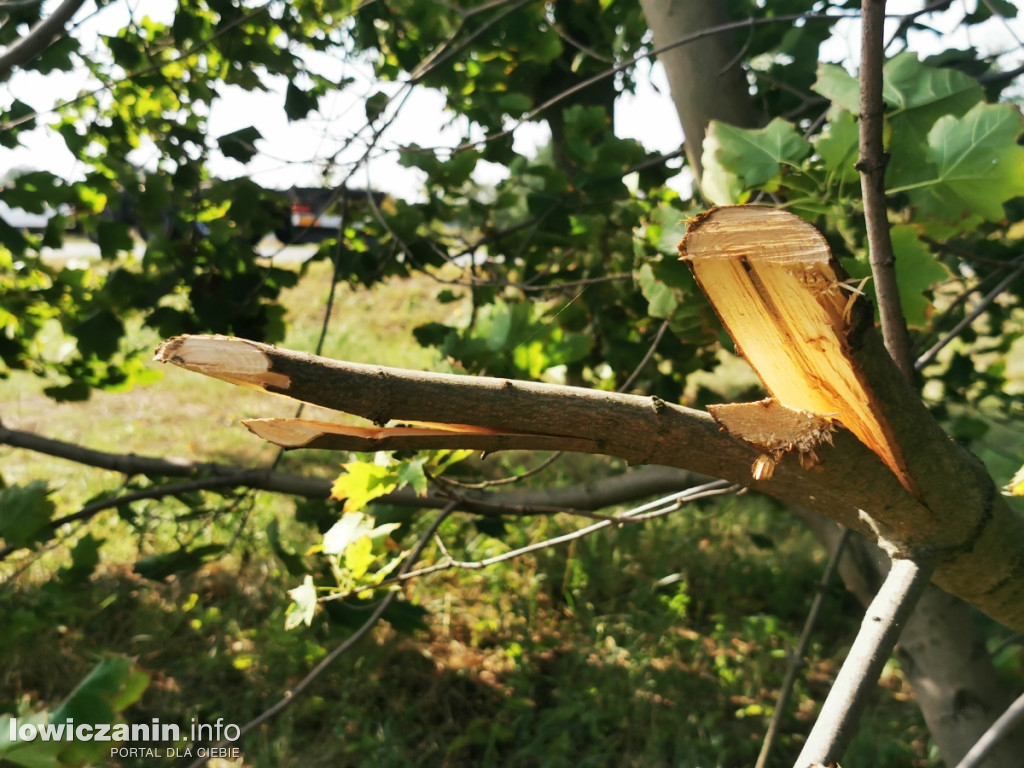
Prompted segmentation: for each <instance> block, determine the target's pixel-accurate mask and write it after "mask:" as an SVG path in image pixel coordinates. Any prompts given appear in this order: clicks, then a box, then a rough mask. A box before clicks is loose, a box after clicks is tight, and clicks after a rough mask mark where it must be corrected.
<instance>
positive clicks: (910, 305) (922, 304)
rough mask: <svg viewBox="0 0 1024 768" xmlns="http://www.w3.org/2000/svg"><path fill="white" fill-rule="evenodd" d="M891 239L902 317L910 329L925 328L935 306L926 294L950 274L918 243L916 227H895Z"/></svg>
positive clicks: (923, 245)
mask: <svg viewBox="0 0 1024 768" xmlns="http://www.w3.org/2000/svg"><path fill="white" fill-rule="evenodd" d="M891 237H892V248H893V253H894V255H895V256H896V282H897V284H898V286H899V292H900V304H901V305H902V306H903V315H904V317H905V318H906V321H907V325H909V326H910V327H912V328H924V327H926V326H927V325H928V318H929V316H930V315H931V312H932V302H931V300H930V299H928V297H927V296H925V291H929V290H931V289H932V288H934V287H935V286H936V285H937V284H939V283H941V282H943V281H944V280H948V279H949V271H948V270H947V269H946V267H945V266H943V264H942V263H941V262H940V261H938V260H937V259H936V258H935V256H934V255H933V254H932V253H931V252H930V251H929V250H928V247H927V246H926V245H925V244H924V243H923V242H921V240H919V239H918V237H917V228H916V227H912V226H909V225H900V226H896V227H893V228H892V232H891Z"/></svg>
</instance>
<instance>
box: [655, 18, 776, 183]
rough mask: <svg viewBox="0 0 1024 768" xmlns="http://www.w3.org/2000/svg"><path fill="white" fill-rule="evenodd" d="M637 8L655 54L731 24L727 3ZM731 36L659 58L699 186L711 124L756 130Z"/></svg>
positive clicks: (699, 42)
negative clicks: (703, 149)
mask: <svg viewBox="0 0 1024 768" xmlns="http://www.w3.org/2000/svg"><path fill="white" fill-rule="evenodd" d="M640 5H641V7H642V8H643V10H644V16H645V17H646V19H647V25H648V26H649V27H650V29H651V31H652V32H653V33H654V44H655V45H656V46H657V47H659V48H660V47H661V46H663V45H667V44H669V43H671V42H673V41H675V40H678V39H680V38H682V37H684V36H685V35H689V34H693V33H694V32H699V31H700V30H702V29H710V28H711V27H716V26H719V25H721V24H724V23H726V22H727V21H729V17H728V15H727V14H726V3H723V2H719V0H640ZM733 34H734V33H733V32H732V31H731V30H730V31H729V32H723V33H722V34H719V35H712V36H710V37H707V38H704V39H703V40H697V41H695V42H693V43H689V44H688V45H681V46H679V47H677V48H673V49H671V50H669V51H665V52H664V53H662V54H661V55H660V56H659V57H658V61H660V62H661V64H662V66H663V67H664V68H665V74H666V76H667V77H668V84H669V87H670V88H671V89H672V101H673V102H674V103H675V106H676V112H677V113H678V114H679V122H680V123H681V124H682V127H683V136H684V139H685V141H686V157H687V159H688V160H689V162H690V167H691V168H692V169H693V173H694V175H695V176H696V177H697V179H698V180H699V179H700V177H701V174H702V172H703V165H702V164H701V147H702V145H703V143H704V133H705V131H707V127H708V123H709V122H710V121H711V120H721V121H722V122H723V123H729V124H730V125H737V126H741V127H752V126H754V125H756V124H757V113H756V112H755V111H754V106H753V104H752V102H751V100H750V93H749V91H748V87H749V86H748V85H747V79H746V76H745V75H744V73H743V70H742V69H741V68H740V66H739V57H738V56H737V53H738V51H737V49H736V43H735V39H734V37H733Z"/></svg>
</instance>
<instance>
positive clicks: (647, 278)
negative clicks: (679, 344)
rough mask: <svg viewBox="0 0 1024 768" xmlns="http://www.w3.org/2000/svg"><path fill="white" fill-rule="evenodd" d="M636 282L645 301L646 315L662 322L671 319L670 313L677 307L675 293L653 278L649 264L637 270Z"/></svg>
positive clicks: (677, 302)
mask: <svg viewBox="0 0 1024 768" xmlns="http://www.w3.org/2000/svg"><path fill="white" fill-rule="evenodd" d="M636 282H637V284H638V285H639V286H640V291H641V292H642V293H643V295H644V298H645V299H647V314H648V315H650V316H651V317H658V318H661V319H663V320H667V319H668V318H670V317H672V313H673V312H675V310H676V307H678V306H679V301H678V299H677V298H676V294H675V291H673V290H672V288H670V287H669V286H667V285H666V284H665V283H663V282H661V281H659V280H658V279H657V278H655V276H654V270H653V269H652V268H651V265H650V264H644V265H643V266H641V267H640V269H639V270H637V273H636Z"/></svg>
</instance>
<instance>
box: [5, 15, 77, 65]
mask: <svg viewBox="0 0 1024 768" xmlns="http://www.w3.org/2000/svg"><path fill="white" fill-rule="evenodd" d="M83 5H85V0H64V2H63V3H61V4H60V5H59V6H57V8H56V10H54V12H53V13H51V14H50V15H49V16H47V17H46V18H45V19H41V20H40V21H39V22H38V23H37V24H36V25H35V26H34V27H32V29H30V30H29V33H28V34H27V35H25V37H23V38H21V39H20V40H18V41H17V42H15V43H14V44H13V45H11V46H9V47H8V48H7V50H6V51H4V52H3V53H0V80H3V79H4V78H5V77H6V75H7V73H8V72H9V71H10V70H12V69H14V68H15V67H19V66H24V65H25V64H26V63H28V62H29V61H31V60H32V59H33V58H35V57H36V56H38V55H39V54H41V53H42V52H43V51H45V50H46V49H47V48H49V47H50V45H51V44H52V43H53V42H54V41H55V40H56V38H57V37H58V36H60V35H62V34H64V25H65V24H67V23H68V21H70V20H71V17H72V16H74V15H75V12H76V11H78V9H79V8H81V7H82V6H83Z"/></svg>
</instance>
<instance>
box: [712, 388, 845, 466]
mask: <svg viewBox="0 0 1024 768" xmlns="http://www.w3.org/2000/svg"><path fill="white" fill-rule="evenodd" d="M708 412H709V413H710V414H711V415H712V416H713V417H714V419H715V421H717V422H718V423H719V424H721V425H722V427H723V428H724V429H725V431H726V432H728V433H729V434H730V435H732V436H733V437H735V438H737V439H739V440H743V441H744V442H746V443H750V444H751V445H753V446H754V447H755V448H757V449H758V450H760V451H761V455H760V456H758V457H757V459H755V460H754V464H753V466H752V467H751V468H750V472H751V474H752V475H753V477H754V479H755V480H767V479H769V478H770V477H771V476H772V475H773V474H774V472H775V465H776V464H777V463H778V462H779V461H780V460H781V459H782V457H783V456H784V455H785V454H787V453H791V452H792V453H796V454H797V456H798V458H799V459H800V465H801V466H802V467H803V468H804V469H812V468H813V467H816V466H818V465H819V464H820V463H821V460H820V459H819V458H818V454H817V450H816V449H817V448H818V447H819V446H820V445H822V444H824V443H827V444H828V445H832V434H833V433H834V432H835V431H836V426H835V421H834V420H833V419H832V418H831V417H829V416H827V415H821V414H817V413H811V412H810V411H800V410H796V409H794V408H787V407H786V406H784V405H783V404H782V403H780V402H778V401H777V400H773V399H772V398H770V397H769V398H765V399H764V400H759V401H757V402H756V403H730V404H727V405H709V406H708Z"/></svg>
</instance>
